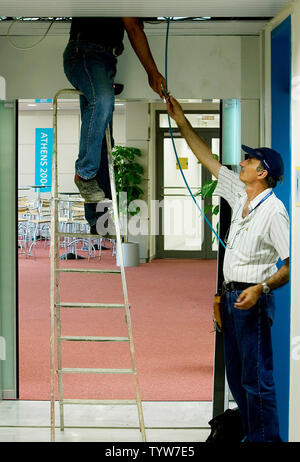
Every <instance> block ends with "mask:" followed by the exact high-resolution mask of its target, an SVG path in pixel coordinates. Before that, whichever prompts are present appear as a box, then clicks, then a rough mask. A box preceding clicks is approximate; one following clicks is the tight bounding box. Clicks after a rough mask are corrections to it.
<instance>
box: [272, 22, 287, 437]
mask: <svg viewBox="0 0 300 462" xmlns="http://www.w3.org/2000/svg"><path fill="white" fill-rule="evenodd" d="M271 105H272V113H271V144H272V148H273V149H276V151H278V152H280V154H281V155H282V157H283V161H284V169H285V173H284V182H283V184H280V185H278V186H277V187H276V189H275V193H276V195H277V197H279V199H280V200H282V202H283V203H284V205H285V206H286V208H287V210H288V212H289V215H290V217H291V213H290V212H291V197H290V196H291V136H290V133H291V116H290V114H291V17H290V16H289V17H288V18H287V19H286V20H284V21H283V22H282V23H281V24H280V25H279V26H277V27H276V28H275V29H274V30H273V31H272V35H271ZM275 297H276V316H275V323H274V326H273V328H272V330H273V350H274V368H275V383H276V389H277V401H278V410H279V420H280V430H281V436H282V438H283V440H284V441H288V432H289V378H290V300H291V297H290V284H287V285H285V286H284V287H281V288H280V289H277V290H276V291H275Z"/></svg>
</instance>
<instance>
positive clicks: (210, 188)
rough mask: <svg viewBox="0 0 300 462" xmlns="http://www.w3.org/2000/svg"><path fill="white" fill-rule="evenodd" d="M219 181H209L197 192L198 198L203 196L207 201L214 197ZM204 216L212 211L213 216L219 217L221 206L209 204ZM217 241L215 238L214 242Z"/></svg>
mask: <svg viewBox="0 0 300 462" xmlns="http://www.w3.org/2000/svg"><path fill="white" fill-rule="evenodd" d="M217 182H218V180H207V181H206V182H205V183H204V184H203V185H202V187H201V188H200V189H199V190H198V191H197V192H196V194H195V197H196V196H201V197H202V199H207V198H208V197H212V196H213V193H214V191H215V189H216V186H217ZM203 211H204V214H205V215H206V214H207V213H208V212H210V211H211V213H212V215H218V213H219V205H212V204H209V205H207V206H206V207H204V210H203ZM217 232H219V223H218V224H217ZM215 239H216V237H215V236H213V240H212V242H214V241H215Z"/></svg>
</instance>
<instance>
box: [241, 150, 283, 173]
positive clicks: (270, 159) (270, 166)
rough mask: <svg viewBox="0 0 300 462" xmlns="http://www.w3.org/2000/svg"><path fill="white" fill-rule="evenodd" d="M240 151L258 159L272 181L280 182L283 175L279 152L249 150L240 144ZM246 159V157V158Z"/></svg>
mask: <svg viewBox="0 0 300 462" xmlns="http://www.w3.org/2000/svg"><path fill="white" fill-rule="evenodd" d="M242 149H243V151H245V152H246V153H247V154H248V156H251V157H255V158H256V159H259V160H260V161H261V163H262V165H263V167H264V168H265V169H266V170H267V171H268V172H269V174H270V176H271V177H273V178H274V180H282V178H283V174H284V165H283V161H282V158H281V155H280V154H279V152H277V151H275V150H274V149H271V148H255V149H253V148H249V146H245V145H244V144H242ZM246 157H247V156H246Z"/></svg>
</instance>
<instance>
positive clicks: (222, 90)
mask: <svg viewBox="0 0 300 462" xmlns="http://www.w3.org/2000/svg"><path fill="white" fill-rule="evenodd" d="M15 41H16V42H17V43H20V44H21V45H22V46H25V45H29V44H32V43H34V41H36V37H15ZM67 41H68V37H67V36H66V37H65V36H48V37H46V39H45V40H43V41H42V42H41V43H40V44H38V45H37V46H36V47H34V48H32V49H29V50H25V51H24V50H18V49H15V48H13V47H12V46H11V44H10V43H9V42H8V41H7V39H6V38H5V37H0V62H1V75H3V77H5V79H6V83H7V99H10V98H16V99H21V98H52V97H53V96H54V94H55V93H56V92H57V90H59V89H61V88H68V87H70V84H69V83H68V81H67V79H66V78H65V76H64V72H63V66H62V54H63V50H64V48H65V46H66V44H67ZM257 42H258V38H257V37H243V38H241V37H238V36H216V37H213V36H199V37H195V36H172V37H170V39H169V52H168V81H169V88H170V90H171V91H172V93H173V94H174V95H176V96H177V97H178V98H239V97H241V96H243V97H244V98H246V97H251V98H253V97H259V92H258V81H257V79H256V69H257V67H256V64H255V63H256V62H257V54H258V53H256V51H255V50H257V49H258V48H257ZM149 43H150V46H151V50H152V53H153V56H154V58H155V60H156V62H157V65H158V67H159V69H160V71H161V72H162V73H163V74H164V73H165V68H164V67H165V59H164V53H165V37H164V36H163V37H161V36H151V37H149ZM242 76H243V78H246V80H245V81H242ZM116 81H118V82H120V83H123V84H124V86H125V87H124V92H123V93H122V95H121V96H122V98H127V99H137V98H138V99H143V100H148V99H152V100H158V99H159V98H158V97H157V95H156V94H155V93H154V92H153V91H152V90H151V89H150V88H149V86H148V81H147V76H146V73H145V71H144V69H143V68H142V67H141V65H140V63H139V61H138V59H137V57H136V56H135V54H134V52H133V50H132V48H131V47H130V45H129V42H128V39H127V38H125V52H124V53H123V55H122V56H120V57H119V64H118V73H117V76H116Z"/></svg>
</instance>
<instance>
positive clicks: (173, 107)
mask: <svg viewBox="0 0 300 462" xmlns="http://www.w3.org/2000/svg"><path fill="white" fill-rule="evenodd" d="M167 107H168V112H169V114H170V117H172V119H174V120H175V122H176V124H177V125H178V128H179V130H180V132H181V134H182V136H183V137H184V138H185V140H186V142H187V143H188V145H189V147H190V148H191V150H192V151H193V153H194V154H195V156H196V157H197V159H198V160H199V162H201V164H203V165H204V166H205V167H206V168H207V169H208V170H209V171H210V172H211V173H212V174H213V175H214V176H215V177H216V178H218V175H219V170H220V168H221V164H220V162H219V161H218V160H217V159H216V158H215V157H214V156H213V154H212V152H211V149H210V148H209V147H208V146H207V144H206V143H205V142H204V141H203V140H202V139H201V138H200V136H199V135H198V134H197V133H196V132H195V130H194V129H193V127H192V126H191V124H190V123H189V121H188V120H187V118H186V117H185V115H184V112H183V110H182V107H181V106H180V104H179V103H178V101H177V100H176V99H175V98H173V96H170V97H169V98H167Z"/></svg>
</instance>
